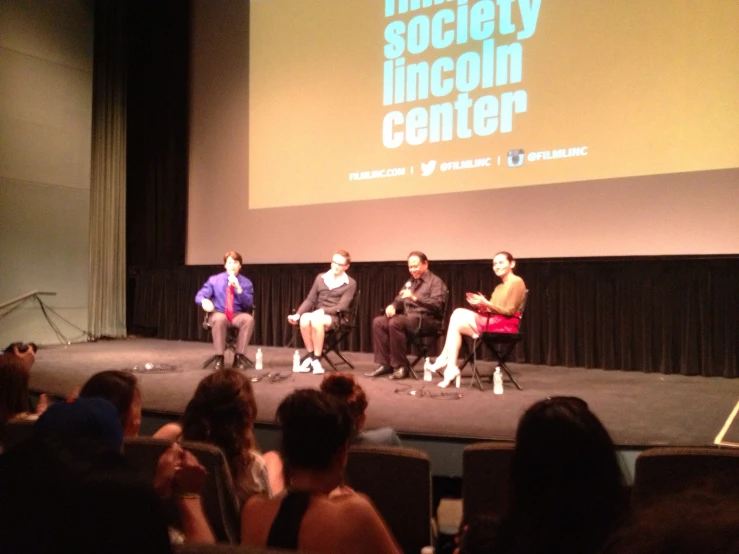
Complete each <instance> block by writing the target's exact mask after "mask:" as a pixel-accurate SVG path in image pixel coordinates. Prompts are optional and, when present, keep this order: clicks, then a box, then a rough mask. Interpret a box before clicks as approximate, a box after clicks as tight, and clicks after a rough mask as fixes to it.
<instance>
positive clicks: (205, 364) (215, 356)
mask: <svg viewBox="0 0 739 554" xmlns="http://www.w3.org/2000/svg"><path fill="white" fill-rule="evenodd" d="M217 359H218V354H213V355H212V356H211V357H210V358H208V359H207V360H205V363H204V364H203V369H205V368H207V367H208V366H209V365H210V364H212V363H214V362H215V361H216V360H217Z"/></svg>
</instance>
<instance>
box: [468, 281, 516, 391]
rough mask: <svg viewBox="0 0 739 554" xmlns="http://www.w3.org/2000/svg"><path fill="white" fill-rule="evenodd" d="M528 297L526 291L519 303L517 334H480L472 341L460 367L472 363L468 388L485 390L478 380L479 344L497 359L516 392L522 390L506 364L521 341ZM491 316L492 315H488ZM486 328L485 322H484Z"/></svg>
mask: <svg viewBox="0 0 739 554" xmlns="http://www.w3.org/2000/svg"><path fill="white" fill-rule="evenodd" d="M528 297H529V291H528V289H527V290H526V294H524V297H523V302H522V303H521V310H520V312H519V313H520V317H519V332H518V333H481V334H480V336H479V337H477V338H476V339H474V341H473V343H472V349H471V352H470V353H469V354H468V355H467V358H465V360H464V363H463V364H462V365H461V366H460V368H459V369H460V370H461V369H462V368H464V367H465V366H466V365H467V364H468V363H469V362H472V381H471V382H470V388H471V387H474V386H477V387H478V388H479V389H480V390H485V389H484V388H483V386H482V381H481V380H480V372H479V371H478V369H477V350H478V348H479V347H480V345H481V344H484V345H485V346H487V347H488V348H489V349H490V350H491V351H492V352H493V354H494V355H495V357H496V358H497V359H498V366H499V367H500V369H501V371H502V372H503V373H504V374H505V375H506V376H507V377H508V380H509V381H511V382H512V383H513V384H514V385H515V386H516V388H517V389H518V390H523V388H522V387H521V385H519V384H518V381H516V379H515V377H513V375H512V374H511V371H510V370H509V369H508V366H507V365H506V362H507V361H508V359H509V358H510V356H511V354H513V351H514V350H515V349H516V345H517V344H518V343H519V342H521V340H522V339H523V333H521V332H520V328H521V323H522V322H523V312H524V310H525V309H526V300H527V299H528ZM490 315H491V316H492V315H493V314H490ZM485 324H486V326H487V322H485Z"/></svg>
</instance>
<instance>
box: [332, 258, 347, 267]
mask: <svg viewBox="0 0 739 554" xmlns="http://www.w3.org/2000/svg"><path fill="white" fill-rule="evenodd" d="M331 263H332V264H335V265H338V266H339V267H345V266H346V265H348V264H344V263H341V262H337V261H336V260H331Z"/></svg>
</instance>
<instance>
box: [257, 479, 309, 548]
mask: <svg viewBox="0 0 739 554" xmlns="http://www.w3.org/2000/svg"><path fill="white" fill-rule="evenodd" d="M310 496H311V494H310V493H309V492H307V491H288V493H287V496H285V498H284V499H283V500H282V502H281V503H280V509H279V510H278V511H277V515H276V516H275V519H274V521H273V522H272V526H271V527H270V528H269V535H268V536H267V548H285V549H289V550H297V549H298V533H299V532H300V524H301V523H302V522H303V517H304V516H305V512H306V511H308V504H309V503H310Z"/></svg>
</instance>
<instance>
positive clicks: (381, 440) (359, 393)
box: [264, 373, 401, 494]
mask: <svg viewBox="0 0 739 554" xmlns="http://www.w3.org/2000/svg"><path fill="white" fill-rule="evenodd" d="M321 390H322V391H323V392H325V393H326V394H328V395H329V396H332V397H333V398H335V399H336V400H338V401H339V402H341V403H342V404H343V405H344V406H346V408H347V410H348V411H349V415H350V416H351V418H352V424H353V432H352V436H351V437H350V439H349V444H381V445H385V446H401V444H400V438H398V435H397V434H396V433H395V431H394V430H393V429H391V428H390V427H380V428H378V429H368V430H365V429H364V423H365V421H366V420H367V416H366V414H365V410H366V409H367V405H368V404H369V402H368V401H367V395H366V394H365V392H364V389H362V387H361V386H359V383H357V381H356V379H355V378H354V376H353V375H352V374H351V373H331V374H329V375H326V377H324V379H323V381H322V382H321ZM264 461H265V463H266V464H267V472H268V473H269V482H270V485H271V487H272V492H273V493H275V494H278V493H280V492H281V491H282V490H283V489H284V488H285V478H284V475H283V473H284V470H283V462H282V458H281V456H280V454H279V453H278V452H276V451H274V450H270V451H269V452H265V454H264Z"/></svg>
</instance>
